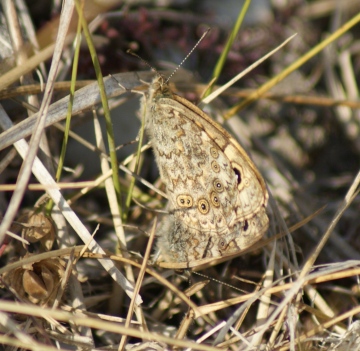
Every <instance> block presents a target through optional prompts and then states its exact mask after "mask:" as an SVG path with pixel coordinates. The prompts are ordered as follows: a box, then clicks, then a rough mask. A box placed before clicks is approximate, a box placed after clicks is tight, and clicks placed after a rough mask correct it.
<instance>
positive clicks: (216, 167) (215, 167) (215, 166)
mask: <svg viewBox="0 0 360 351" xmlns="http://www.w3.org/2000/svg"><path fill="white" fill-rule="evenodd" d="M211 168H212V170H213V171H214V172H215V173H219V172H220V166H219V164H218V163H217V162H216V161H212V162H211Z"/></svg>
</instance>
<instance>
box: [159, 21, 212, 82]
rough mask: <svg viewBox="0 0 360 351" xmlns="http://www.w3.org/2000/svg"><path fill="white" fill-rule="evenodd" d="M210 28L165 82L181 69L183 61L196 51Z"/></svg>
mask: <svg viewBox="0 0 360 351" xmlns="http://www.w3.org/2000/svg"><path fill="white" fill-rule="evenodd" d="M209 31H210V28H208V29H207V30H206V31H205V32H204V34H203V35H202V36H201V38H200V39H199V40H198V41H197V43H196V44H195V45H194V47H193V48H192V49H191V50H190V52H189V53H188V54H187V55H186V56H185V58H184V59H183V60H182V61H181V62H180V64H179V65H178V66H177V67H176V68H175V69H174V71H173V72H172V73H171V74H170V76H169V77H168V78H167V79H166V81H165V83H166V84H167V83H168V82H169V80H170V79H171V78H172V77H173V76H174V74H175V73H176V72H177V71H178V70H179V68H180V67H181V66H182V65H183V63H184V62H185V61H186V60H187V59H188V58H189V56H190V55H191V54H192V53H193V52H194V50H195V49H196V48H197V47H198V45H199V44H200V43H201V41H202V40H203V39H204V38H205V36H206V35H207V34H208V33H209Z"/></svg>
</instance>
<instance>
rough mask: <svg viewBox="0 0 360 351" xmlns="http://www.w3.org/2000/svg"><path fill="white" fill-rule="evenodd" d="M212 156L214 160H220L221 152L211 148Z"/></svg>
mask: <svg viewBox="0 0 360 351" xmlns="http://www.w3.org/2000/svg"><path fill="white" fill-rule="evenodd" d="M210 154H211V156H212V157H214V158H218V157H219V151H218V150H217V149H216V148H215V147H211V148H210Z"/></svg>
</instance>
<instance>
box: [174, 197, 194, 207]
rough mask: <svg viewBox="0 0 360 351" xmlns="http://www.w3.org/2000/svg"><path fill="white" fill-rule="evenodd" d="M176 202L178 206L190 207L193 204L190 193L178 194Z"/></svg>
mask: <svg viewBox="0 0 360 351" xmlns="http://www.w3.org/2000/svg"><path fill="white" fill-rule="evenodd" d="M176 203H177V204H178V206H179V207H186V208H189V207H192V205H193V203H194V202H193V198H192V197H191V196H190V195H179V196H178V197H177V198H176Z"/></svg>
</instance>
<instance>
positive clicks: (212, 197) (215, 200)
mask: <svg viewBox="0 0 360 351" xmlns="http://www.w3.org/2000/svg"><path fill="white" fill-rule="evenodd" d="M210 200H211V203H212V204H213V205H214V206H215V207H219V206H220V199H219V197H218V195H217V194H216V193H215V191H213V192H212V193H211V195H210Z"/></svg>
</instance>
